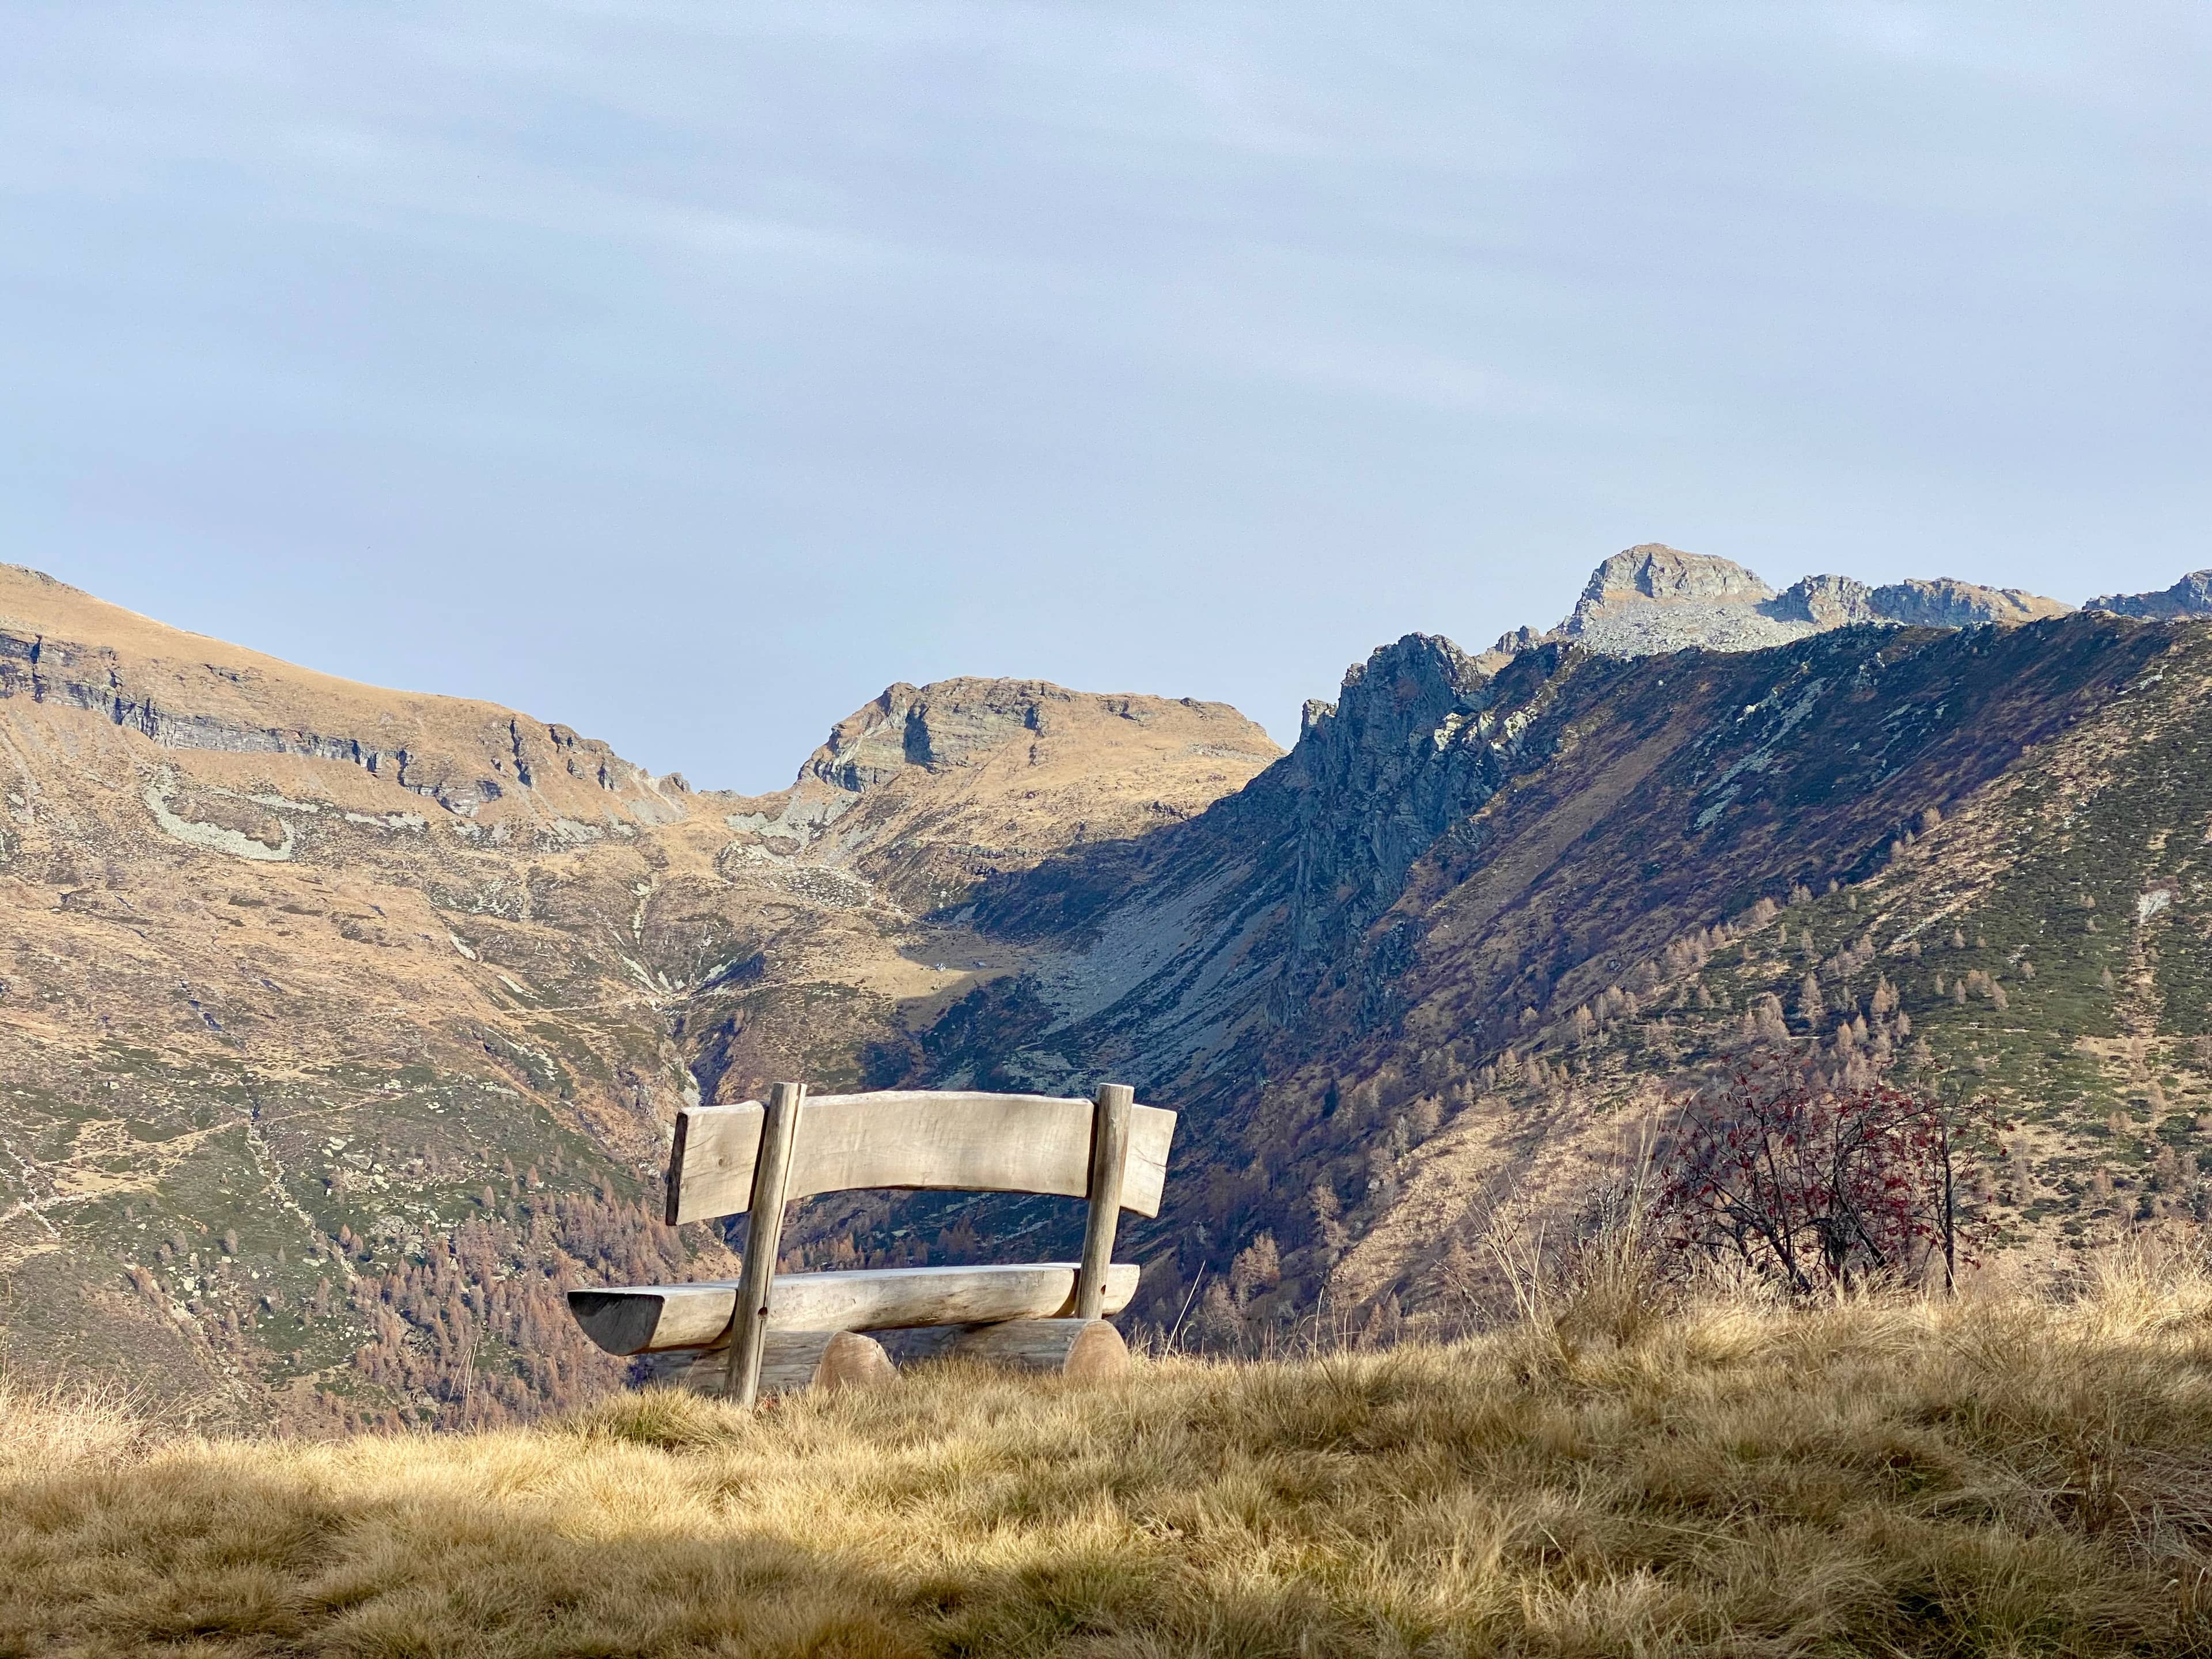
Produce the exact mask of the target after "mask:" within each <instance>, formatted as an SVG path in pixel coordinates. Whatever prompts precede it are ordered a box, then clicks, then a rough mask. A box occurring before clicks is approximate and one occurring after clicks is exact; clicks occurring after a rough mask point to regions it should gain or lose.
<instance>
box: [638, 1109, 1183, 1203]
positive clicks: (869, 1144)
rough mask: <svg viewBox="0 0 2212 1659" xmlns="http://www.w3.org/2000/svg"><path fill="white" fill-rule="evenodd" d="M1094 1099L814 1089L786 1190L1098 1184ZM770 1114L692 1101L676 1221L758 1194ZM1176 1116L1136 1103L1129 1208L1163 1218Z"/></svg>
mask: <svg viewBox="0 0 2212 1659" xmlns="http://www.w3.org/2000/svg"><path fill="white" fill-rule="evenodd" d="M1092 1111H1093V1107H1092V1103H1091V1102H1090V1101H1087V1100H1061V1099H1058V1098H1055V1097H1052V1096H1049V1095H992V1094H970V1093H961V1092H957V1091H944V1090H887V1091H882V1092H879V1093H875V1094H866V1095H815V1096H811V1097H809V1098H808V1100H807V1102H806V1104H805V1110H804V1111H803V1112H802V1114H801V1117H800V1122H799V1131H798V1137H797V1140H796V1142H795V1144H794V1146H793V1152H792V1162H791V1180H790V1185H789V1188H788V1190H787V1194H786V1196H787V1198H793V1199H798V1198H807V1197H811V1196H812V1195H813V1194H817V1193H834V1192H845V1191H848V1190H851V1189H853V1188H864V1187H872V1188H917V1189H919V1188H928V1189H938V1190H951V1191H957V1192H994V1193H1054V1194H1061V1195H1063V1196H1066V1197H1068V1198H1087V1197H1088V1196H1090V1192H1091V1116H1092ZM765 1121H766V1110H765V1109H764V1108H763V1107H762V1106H761V1105H760V1104H759V1103H757V1102H754V1101H745V1102H742V1103H738V1104H737V1105H733V1106H687V1107H685V1108H684V1109H682V1110H681V1111H679V1112H678V1114H677V1127H676V1142H675V1146H674V1147H673V1149H672V1150H671V1156H670V1161H669V1177H668V1209H667V1216H668V1220H669V1222H670V1223H671V1225H674V1224H677V1223H680V1222H685V1221H702V1220H707V1219H709V1218H713V1217H715V1216H724V1215H738V1214H741V1213H743V1212H744V1210H745V1208H746V1206H748V1205H749V1204H750V1202H751V1194H752V1176H753V1166H754V1164H755V1162H756V1160H757V1155H758V1150H759V1147H760V1143H761V1129H762V1127H763V1123H764V1122H765ZM1175 1124H1176V1115H1175V1114H1174V1113H1173V1112H1171V1111H1169V1110H1166V1109H1164V1108H1162V1107H1158V1106H1133V1107H1132V1108H1131V1109H1130V1116H1129V1137H1128V1150H1127V1156H1126V1158H1125V1160H1124V1164H1123V1171H1122V1182H1121V1207H1122V1208H1124V1209H1128V1210H1134V1211H1135V1212H1137V1213H1138V1214H1139V1215H1147V1216H1150V1215H1158V1213H1159V1208H1160V1195H1161V1193H1162V1191H1163V1189H1164V1187H1165V1185H1166V1182H1167V1164H1168V1149H1169V1146H1170V1143H1171V1142H1172V1141H1173V1139H1174V1138H1175Z"/></svg>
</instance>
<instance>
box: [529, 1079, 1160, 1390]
mask: <svg viewBox="0 0 2212 1659" xmlns="http://www.w3.org/2000/svg"><path fill="white" fill-rule="evenodd" d="M1175 1122H1176V1115H1175V1114H1174V1113H1173V1112H1170V1111H1166V1110H1164V1109H1161V1108H1159V1107H1156V1106H1139V1105H1138V1104H1137V1103H1136V1102H1135V1098H1134V1095H1133V1091H1131V1090H1129V1089H1128V1088H1127V1087H1125V1086H1123V1085H1120V1084H1108V1085H1105V1086H1104V1087H1103V1088H1102V1089H1100V1090H1099V1091H1098V1092H1097V1097H1095V1098H1094V1099H1091V1100H1062V1099H1058V1098H1055V1097H1052V1096H1048V1095H999V1094H976V1093H968V1092H960V1091H938V1090H896V1091H884V1092H879V1093H875V1094H860V1095H812V1096H810V1095H809V1094H808V1093H807V1091H806V1085H805V1084H803V1083H779V1084H777V1085H775V1087H774V1088H773V1089H771V1090H770V1091H769V1097H768V1100H767V1102H766V1103H765V1104H763V1103H761V1102H759V1101H753V1100H749V1101H745V1102H743V1103H739V1104H738V1105H734V1106H693V1107H687V1108H686V1109H684V1110H682V1111H680V1112H678V1114H677V1115H676V1143H675V1146H674V1147H673V1148H672V1149H671V1152H670V1154H669V1160H668V1210H667V1218H668V1222H669V1225H671V1226H675V1225H680V1224H681V1223H684V1222H686V1221H708V1220H714V1219H718V1218H721V1217H723V1216H731V1215H744V1214H748V1213H749V1214H750V1216H751V1217H752V1231H751V1236H750V1238H749V1239H748V1240H747V1242H746V1245H745V1253H744V1263H743V1266H742V1269H741V1272H740V1275H739V1277H738V1278H737V1279H734V1280H732V1279H717V1280H709V1281H707V1282H704V1283H700V1284H691V1285H617V1286H612V1287H610V1288H608V1289H605V1290H592V1291H569V1292H568V1310H569V1311H570V1313H572V1314H573V1315H574V1316H575V1320H576V1322H577V1323H578V1324H579V1325H580V1326H582V1327H583V1329H584V1333H585V1334H586V1335H587V1336H589V1337H590V1338H591V1339H592V1341H594V1342H595V1343H597V1344H598V1345H599V1346H600V1347H602V1348H604V1349H605V1350H606V1351H607V1352H609V1353H612V1354H623V1355H646V1356H648V1357H650V1358H652V1360H653V1365H652V1370H653V1373H654V1374H655V1375H657V1376H660V1377H663V1378H665V1379H667V1380H671V1381H683V1382H686V1383H690V1384H691V1385H692V1386H694V1387H719V1388H720V1390H721V1391H722V1392H723V1393H724V1394H726V1395H728V1396H729V1397H730V1398H731V1399H732V1400H735V1401H739V1402H741V1403H743V1404H745V1405H750V1404H752V1403H753V1401H755V1400H756V1399H757V1398H758V1397H759V1395H761V1394H762V1393H763V1391H765V1392H768V1393H771V1394H773V1393H781V1392H785V1391H787V1390H790V1389H799V1388H805V1387H807V1386H810V1385H811V1384H814V1383H823V1384H839V1383H845V1384H853V1383H860V1384H865V1383H872V1382H878V1381H882V1380H884V1379H885V1378H888V1377H889V1376H892V1375H893V1374H894V1371H893V1368H892V1366H891V1363H890V1358H889V1357H888V1355H886V1354H885V1353H884V1350H883V1348H882V1347H881V1346H880V1345H878V1344H877V1343H876V1342H874V1341H873V1340H871V1339H869V1338H867V1337H866V1336H863V1335H861V1334H860V1333H863V1332H866V1331H881V1330H902V1329H914V1328H920V1327H939V1328H949V1331H948V1337H949V1340H945V1341H944V1342H942V1343H941V1345H940V1346H942V1347H943V1348H944V1349H945V1350H946V1351H949V1352H953V1353H960V1354H967V1355H970V1356H973V1357H975V1358H984V1359H990V1360H995V1361H999V1362H1001V1363H1006V1364H1017V1365H1021V1366H1024V1367H1027V1368H1030V1369H1032V1370H1054V1371H1058V1372H1060V1374H1062V1375H1065V1376H1085V1375H1089V1376H1096V1375H1103V1374H1106V1373H1109V1372H1111V1371H1114V1370H1119V1369H1121V1368H1123V1367H1126V1365H1127V1363H1128V1350H1127V1347H1126V1346H1124V1344H1123V1343H1122V1340H1121V1335H1120V1334H1119V1333H1118V1332H1116V1331H1115V1328H1113V1326H1111V1325H1109V1324H1108V1323H1107V1322H1106V1316H1107V1315H1109V1314H1113V1313H1119V1312H1120V1311H1121V1310H1122V1309H1123V1308H1125V1307H1127V1305H1128V1304H1129V1302H1130V1299H1131V1298H1132V1297H1134V1296H1135V1294H1136V1291H1137V1275H1138V1269H1137V1268H1136V1267H1133V1266H1131V1265H1128V1264H1126V1263H1121V1264H1117V1263H1115V1262H1114V1261H1113V1260H1112V1255H1113V1250H1114V1235H1115V1229H1116V1228H1117V1227H1118V1226H1119V1225H1120V1222H1121V1212H1122V1211H1123V1210H1133V1211H1135V1212H1137V1213H1138V1214H1139V1215H1146V1216H1152V1215H1158V1213H1159V1209H1160V1194H1161V1191H1162V1188H1164V1185H1165V1184H1166V1181H1167V1163H1168V1144H1169V1142H1170V1140H1171V1139H1173V1138H1174V1135H1175ZM878 1187H888V1188H908V1189H915V1190H920V1189H933V1190H951V1191H957V1192H992V1193H1042V1194H1060V1195H1062V1196H1065V1197H1069V1198H1082V1199H1087V1200H1089V1201H1090V1206H1091V1212H1090V1216H1089V1219H1088V1221H1087V1223H1086V1225H1085V1229H1084V1235H1083V1259H1082V1261H1079V1262H1063V1261H1047V1262H1035V1263H1030V1264H1027V1265H1024V1266H1018V1267H884V1268H873V1269H870V1270H867V1271H865V1272H856V1273H792V1274H787V1275H785V1276H783V1277H781V1278H778V1277H777V1276H776V1274H775V1258H776V1250H777V1248H778V1245H779V1244H780V1243H781V1238H782V1234H783V1215H784V1206H785V1205H786V1204H787V1203H788V1202H790V1201H791V1200H794V1199H801V1198H809V1197H811V1196H813V1195H814V1194H817V1193H836V1192H847V1191H851V1190H853V1189H854V1188H878Z"/></svg>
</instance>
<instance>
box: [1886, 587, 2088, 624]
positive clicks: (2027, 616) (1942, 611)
mask: <svg viewBox="0 0 2212 1659" xmlns="http://www.w3.org/2000/svg"><path fill="white" fill-rule="evenodd" d="M1868 608H1869V610H1870V611H1872V613H1873V615H1874V616H1875V618H1877V619H1878V620H1880V621H1882V622H1893V623H1900V624H1902V625H1903V626H1905V627H1907V628H1975V627H1978V626H1979V625H1981V624H1982V623H2024V622H2035V621H2037V620H2039V619H2040V618H2042V617H2063V616H2064V615H2066V614H2067V613H2068V612H2069V611H2071V610H2073V608H2074V607H2073V606H2072V605H2063V604H2061V603H2060V602H2059V601H2058V600H2057V599H2043V598H2041V597H2039V595H2037V594H2033V593H2030V592H2026V591H2025V590H2024V589H2021V588H2017V587H1983V586H1978V585H1977V584H1975V583H1973V582H1962V581H1954V580H1952V579H1951V578H1949V577H1948V576H1946V577H1942V578H1940V579H1938V580H1935V581H1918V580H1914V581H1903V582H1891V583H1888V584H1887V585H1886V586H1881V587H1877V588H1875V590H1874V591H1873V592H1872V593H1871V594H1870V595H1869V601H1868Z"/></svg>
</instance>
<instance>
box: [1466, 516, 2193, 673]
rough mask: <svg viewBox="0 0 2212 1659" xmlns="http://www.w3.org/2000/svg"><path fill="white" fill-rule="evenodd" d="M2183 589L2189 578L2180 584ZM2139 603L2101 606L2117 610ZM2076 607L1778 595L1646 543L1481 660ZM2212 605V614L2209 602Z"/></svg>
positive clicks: (1962, 594)
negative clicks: (1544, 626) (1564, 607)
mask: <svg viewBox="0 0 2212 1659" xmlns="http://www.w3.org/2000/svg"><path fill="white" fill-rule="evenodd" d="M2181 586H2183V587H2186V586H2187V583H2186V581H2185V582H2184V583H2183V584H2181ZM2136 602H2137V601H2114V602H2112V603H2110V604H2106V603H2105V602H2102V601H2100V602H2098V603H2100V604H2103V605H2104V608H2106V609H2108V610H2110V609H2118V608H2119V607H2120V605H2124V604H2129V603H2136ZM2140 602H2141V603H2146V604H2151V605H2157V604H2162V603H2165V602H2166V596H2165V595H2148V596H2144V598H2143V599H2142V600H2141V601H2140ZM2184 602H2185V601H2181V600H2177V601H2176V603H2184ZM2071 609H2072V607H2071V606H2070V605H2063V604H2061V603H2060V602H2059V601H2057V599H2044V598H2041V597H2040V596H2039V595H2037V594H2033V593H2029V592H2024V591H2023V590H2021V589H2020V588H2016V587H1984V586H1979V585H1978V584H1976V583H1973V582H1962V581H1959V580H1954V579H1953V578H1950V577H1940V578H1937V579H1936V580H1911V581H1902V582H1892V583H1889V584H1887V586H1881V587H1871V586H1868V585H1867V584H1866V583H1864V582H1862V581H1856V580H1852V579H1851V578H1850V577H1849V576H1835V575H1820V576H1806V577H1803V578H1801V579H1800V580H1797V581H1796V582H1795V583H1793V584H1791V585H1790V586H1789V587H1788V588H1786V589H1784V591H1783V592H1779V593H1778V592H1775V591H1774V589H1773V588H1771V586H1768V585H1767V584H1766V583H1765V581H1764V580H1761V579H1760V578H1759V576H1758V575H1757V574H1755V573H1753V572H1752V571H1750V570H1747V569H1746V568H1744V567H1743V566H1741V565H1740V564H1735V563H1732V562H1730V561H1729V560H1727V559H1720V558H1714V557H1712V556H1710V555H1707V554H1702V553H1685V552H1683V551H1681V550H1680V549H1678V548H1672V547H1668V546H1665V545H1663V544H1660V543H1657V542H1646V543H1644V544H1642V545H1640V546H1637V547H1632V548H1629V549H1628V550H1626V551H1625V552H1620V553H1616V554H1614V555H1613V556H1612V557H1611V558H1609V559H1607V561H1606V562H1604V563H1602V564H1601V565H1600V566H1598V568H1596V570H1595V571H1594V572H1593V573H1592V574H1591V575H1590V579H1589V585H1588V586H1586V587H1584V588H1583V594H1582V598H1581V599H1578V600H1577V601H1576V604H1575V608H1574V611H1573V612H1572V614H1571V615H1570V616H1569V617H1567V618H1566V620H1565V621H1564V622H1562V623H1560V624H1559V627H1558V628H1556V629H1553V631H1552V633H1551V634H1549V635H1542V636H1539V635H1534V634H1533V633H1532V632H1531V631H1530V630H1529V629H1525V628H1524V629H1517V630H1516V631H1514V632H1512V633H1509V634H1507V635H1505V636H1504V637H1503V638H1502V639H1500V640H1499V641H1498V643H1497V645H1496V646H1494V647H1492V649H1491V650H1490V651H1489V652H1486V653H1484V655H1483V658H1482V659H1481V662H1482V665H1483V666H1484V667H1485V668H1486V669H1492V670H1494V669H1495V668H1496V667H1497V666H1498V665H1499V664H1500V663H1501V662H1502V661H1503V660H1504V659H1508V658H1510V657H1511V656H1512V655H1514V654H1516V653H1518V652H1520V651H1523V650H1526V649H1528V647H1529V646H1530V645H1531V644H1533V643H1534V642H1535V641H1536V640H1537V639H1538V638H1540V637H1541V638H1552V639H1563V640H1572V641H1576V642H1577V643H1578V644H1580V645H1582V646H1583V647H1586V648H1588V649H1589V650H1591V651H1595V652H1596V653H1599V654H1601V655H1602V656H1611V657H1643V656H1650V655H1654V654H1656V653H1660V652H1666V651H1686V650H1705V651H1759V650H1764V649H1765V648H1767V647H1771V646H1777V645H1786V644H1788V643H1789V642H1790V641H1792V640H1797V639H1802V638H1804V637H1805V636H1806V635H1808V634H1818V633H1822V632H1825V631H1826V630H1827V629H1832V628H1848V627H1851V626H1854V625H1856V624H1860V623H1890V624H1892V625H1894V626H1899V627H1913V628H1972V627H1975V626H1978V624H1981V623H2023V622H2034V621H2037V620H2039V619H2040V618H2043V617H2061V616H2064V615H2065V614H2066V613H2067V612H2068V611H2070V610H2071ZM2207 609H2208V610H2212V605H2208V606H2207ZM2124 614H2128V615H2154V614H2155V615H2165V614H2169V613H2167V612H2165V611H2128V612H2125V613H2124ZM2174 614H2188V613H2186V612H2180V613H2174Z"/></svg>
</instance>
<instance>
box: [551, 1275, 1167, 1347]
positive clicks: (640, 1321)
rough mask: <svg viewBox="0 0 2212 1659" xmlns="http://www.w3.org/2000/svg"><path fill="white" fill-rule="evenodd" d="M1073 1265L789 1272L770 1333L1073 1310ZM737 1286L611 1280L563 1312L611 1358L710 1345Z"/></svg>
mask: <svg viewBox="0 0 2212 1659" xmlns="http://www.w3.org/2000/svg"><path fill="white" fill-rule="evenodd" d="M1138 1272H1139V1270H1138V1267H1137V1266H1136V1264H1135V1263H1134V1262H1115V1264H1114V1265H1112V1266H1111V1267H1108V1268H1107V1270H1106V1286H1105V1289H1106V1297H1105V1306H1104V1309H1103V1312H1105V1313H1108V1314H1116V1313H1119V1312H1121V1310H1122V1309H1124V1308H1126V1307H1127V1306H1128V1305H1129V1303H1130V1301H1131V1299H1132V1298H1133V1297H1135V1295H1136V1294H1137V1277H1138ZM1075 1278H1076V1264H1075V1263H1073V1262H1072V1261H1042V1262H1031V1263H1025V1264H1024V1265H1022V1266H1019V1267H877V1268H869V1269H865V1270H860V1271H854V1272H844V1273H793V1274H791V1275H789V1276H788V1277H785V1278H779V1279H777V1280H776V1281H775V1301H774V1303H773V1304H771V1306H770V1309H769V1316H768V1328H769V1330H771V1331H889V1330H901V1329H904V1328H909V1327H913V1326H918V1325H989V1324H998V1323H1000V1322H1004V1321H1006V1320H1013V1319H1064V1318H1066V1316H1068V1315H1069V1314H1071V1313H1072V1312H1073V1310H1074V1307H1075ZM737 1291H738V1282H737V1281H736V1280H735V1279H706V1280H702V1281H701V1282H699V1283H696V1284H690V1285H612V1286H609V1287H607V1288H605V1289H594V1290H588V1291H569V1292H568V1310H569V1312H570V1313H571V1314H573V1315H574V1316H575V1320H576V1322H577V1324H579V1325H580V1326H581V1327H582V1328H583V1330H584V1334H586V1336H588V1337H590V1338H591V1339H592V1341H593V1342H595V1343H597V1344H598V1345H599V1346H600V1347H601V1348H604V1349H605V1351H606V1352H609V1353H611V1354H619V1355H623V1356H628V1355H630V1354H639V1353H665V1352H671V1351H674V1350H680V1349H685V1348H712V1347H717V1346H721V1345H722V1344H724V1343H726V1341H727V1340H729V1332H730V1322H731V1317H732V1314H733V1313H734V1312H735V1311H736V1308H737Z"/></svg>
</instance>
